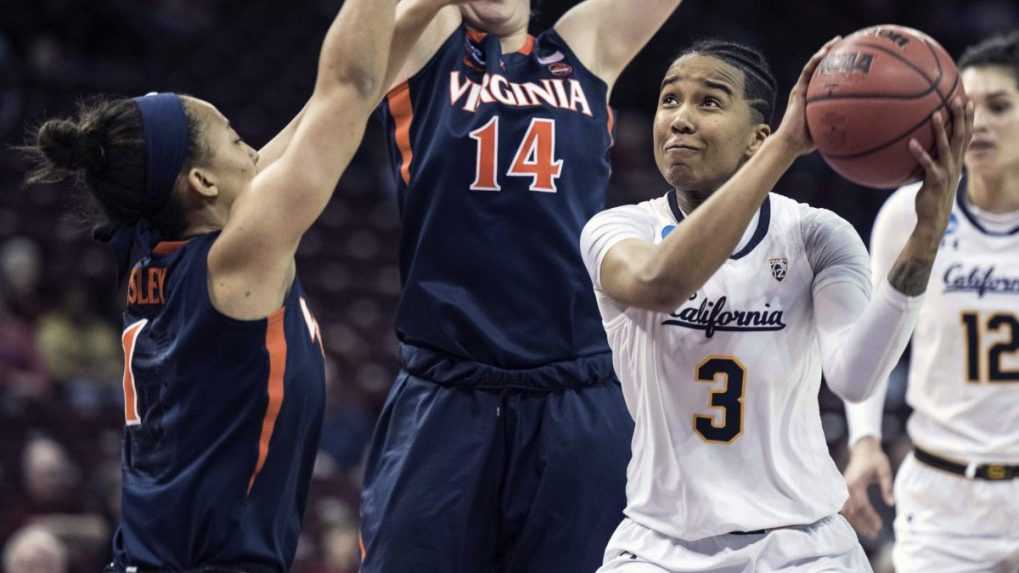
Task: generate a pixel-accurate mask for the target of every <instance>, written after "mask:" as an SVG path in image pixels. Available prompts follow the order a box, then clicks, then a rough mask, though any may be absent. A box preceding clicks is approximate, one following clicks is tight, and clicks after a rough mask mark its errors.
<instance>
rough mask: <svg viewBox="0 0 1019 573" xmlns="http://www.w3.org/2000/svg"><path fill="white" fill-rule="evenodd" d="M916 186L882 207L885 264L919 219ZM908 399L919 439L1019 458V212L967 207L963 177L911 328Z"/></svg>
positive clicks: (988, 458) (945, 449)
mask: <svg viewBox="0 0 1019 573" xmlns="http://www.w3.org/2000/svg"><path fill="white" fill-rule="evenodd" d="M917 189H918V186H915V185H914V186H910V187H905V188H903V189H900V190H899V191H897V192H896V193H895V194H894V195H892V197H891V198H889V200H888V202H887V203H885V206H884V207H883V208H882V210H881V213H880V214H879V215H878V220H877V222H876V223H875V231H874V237H873V240H872V250H873V251H874V256H875V260H874V264H875V269H876V270H877V271H878V272H880V267H885V268H887V267H890V266H891V265H892V264H893V261H894V259H893V258H892V257H893V255H892V254H891V253H893V252H896V253H897V252H898V249H899V248H900V247H901V245H902V243H903V242H904V241H905V238H906V236H908V233H909V230H911V229H912V228H913V225H914V224H915V222H916V213H915V208H914V198H915V196H916V192H917ZM885 253H888V254H885ZM906 399H907V401H908V402H909V404H910V406H912V407H913V409H914V413H913V415H912V417H911V418H910V420H909V435H910V437H911V438H912V440H913V441H914V443H916V444H917V445H918V446H920V447H922V448H924V449H927V450H929V451H932V452H937V453H939V454H941V455H943V456H946V457H949V458H954V459H958V460H963V461H974V462H990V463H1010V464H1019V213H1010V214H1005V215H994V214H990V213H986V212H981V211H980V210H979V209H977V208H975V207H973V206H972V205H969V204H968V202H967V201H966V182H965V181H963V183H962V185H961V186H960V188H959V192H958V194H957V197H956V204H955V206H954V208H953V210H952V214H951V216H950V219H949V224H948V229H947V230H946V232H945V238H944V240H943V241H942V244H941V249H940V251H939V252H938V256H937V258H936V259H935V263H934V269H933V270H932V272H931V281H930V284H929V285H928V288H927V296H926V299H925V300H924V303H923V306H922V307H921V309H920V319H919V322H918V323H917V326H916V330H915V331H914V333H913V341H912V355H911V361H910V368H909V389H908V390H907V395H906Z"/></svg>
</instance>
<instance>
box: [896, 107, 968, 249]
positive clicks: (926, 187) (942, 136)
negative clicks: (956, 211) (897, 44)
mask: <svg viewBox="0 0 1019 573" xmlns="http://www.w3.org/2000/svg"><path fill="white" fill-rule="evenodd" d="M973 113H974V106H973V102H971V101H969V99H968V98H966V97H965V96H958V97H956V98H955V99H953V100H952V103H951V121H952V127H951V131H952V135H951V137H949V135H948V131H947V120H946V114H945V112H944V111H939V112H937V113H935V114H934V117H933V118H932V119H931V121H933V122H934V140H935V149H936V151H937V158H933V157H931V155H930V154H929V153H927V150H925V149H924V148H923V146H922V145H920V143H919V142H918V141H917V140H916V139H911V140H910V141H909V151H910V153H912V154H913V157H914V158H916V161H917V162H918V163H919V164H920V165H921V166H922V167H923V170H924V178H923V186H922V187H921V188H920V191H919V193H917V194H916V218H917V224H916V225H917V226H916V232H917V233H919V234H921V235H923V236H924V237H927V238H929V239H930V240H931V241H933V242H934V244H935V245H937V244H939V243H940V242H941V237H942V235H944V233H945V227H946V226H947V225H948V216H949V214H951V212H952V204H953V203H954V202H955V190H956V188H957V187H958V185H959V176H960V174H961V173H962V166H963V156H964V155H965V153H966V147H967V146H968V145H969V141H970V139H971V138H972V136H973Z"/></svg>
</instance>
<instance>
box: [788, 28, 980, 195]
mask: <svg viewBox="0 0 1019 573" xmlns="http://www.w3.org/2000/svg"><path fill="white" fill-rule="evenodd" d="M962 89H963V88H962V82H961V81H960V78H959V70H958V69H957V68H956V66H955V62H954V61H953V60H952V58H951V57H950V56H949V55H948V53H947V52H945V50H944V48H942V47H941V46H940V45H939V44H938V43H937V42H936V41H935V40H934V39H933V38H931V37H930V36H928V35H926V34H924V33H923V32H920V31H918V30H914V29H912V28H906V27H904V26H895V25H882V26H874V27H871V28H864V29H862V30H859V31H857V32H855V33H853V34H852V35H850V36H847V37H846V38H844V39H843V40H841V41H840V42H839V43H837V44H836V45H835V46H833V47H832V49H831V51H830V52H829V53H828V55H827V56H826V57H825V58H824V60H822V61H821V63H820V64H819V65H818V67H817V69H816V70H815V71H814V75H813V77H812V78H811V79H810V85H809V87H808V88H807V100H806V101H807V106H806V115H807V129H808V130H809V131H810V137H811V138H812V139H813V141H814V143H815V144H816V145H817V149H818V151H819V152H820V154H821V156H822V157H824V159H825V161H827V162H828V165H830V166H831V168H832V169H834V170H835V171H836V172H837V173H839V174H840V175H842V176H843V177H845V178H846V179H849V180H850V181H852V182H854V183H857V184H859V185H863V186H866V187H876V188H892V187H899V186H902V185H904V184H907V183H910V182H912V181H916V180H918V179H920V178H921V177H922V176H923V168H922V167H921V166H920V165H919V164H918V163H917V161H916V160H915V159H914V158H913V155H912V153H910V151H909V140H910V139H911V138H915V139H916V140H917V141H918V142H919V143H920V145H922V146H923V147H924V148H925V149H926V150H927V151H928V153H930V154H931V156H932V157H935V156H936V155H937V153H936V141H935V134H934V123H933V121H931V120H932V117H933V116H934V113H935V112H937V111H938V110H942V109H944V110H945V114H946V115H945V120H946V127H949V128H950V127H951V116H950V114H951V110H950V108H949V102H951V101H952V98H955V97H956V96H958V95H959V94H960V93H962Z"/></svg>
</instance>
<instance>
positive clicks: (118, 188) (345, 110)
mask: <svg viewBox="0 0 1019 573" xmlns="http://www.w3.org/2000/svg"><path fill="white" fill-rule="evenodd" d="M395 6H396V0H385V1H383V0H347V1H346V2H345V3H344V5H343V8H342V10H341V11H340V14H339V16H338V17H337V18H336V20H335V22H334V23H333V25H332V26H331V28H330V29H329V32H328V34H327V36H326V38H325V41H324V44H323V46H322V51H321V57H320V61H319V73H318V78H317V81H316V84H315V90H314V93H313V95H312V97H311V99H310V100H309V102H308V104H307V106H306V108H305V110H304V113H303V121H300V122H295V123H294V124H293V125H291V126H290V127H288V128H287V130H285V131H284V132H283V133H281V135H280V136H279V137H277V138H276V139H274V140H273V142H271V143H270V145H269V146H267V147H266V148H264V149H263V152H262V153H257V152H255V150H253V149H251V148H250V147H248V146H247V144H245V143H244V142H243V141H242V140H241V138H240V137H239V136H238V135H237V133H236V132H235V131H234V130H233V129H232V128H231V127H230V124H229V122H228V121H227V119H226V118H225V117H224V116H223V115H222V114H221V113H220V112H219V111H218V110H217V109H216V108H215V107H214V106H213V105H212V104H210V103H208V102H205V101H202V100H200V99H196V98H192V97H186V96H178V95H176V94H172V93H164V94H159V95H149V96H145V97H140V98H135V99H99V100H96V101H94V102H91V103H87V104H84V105H83V106H82V108H81V110H80V111H79V114H78V116H77V117H76V118H73V119H69V120H50V121H47V122H46V123H45V124H43V125H42V127H41V128H40V129H39V131H38V133H37V135H36V137H35V141H34V144H33V146H32V147H31V148H29V151H30V153H31V154H32V155H33V156H34V158H35V159H36V160H37V161H38V166H37V169H36V170H35V171H34V172H33V174H32V175H30V178H29V179H30V181H49V182H58V181H64V180H68V179H73V180H78V181H82V182H83V183H84V187H85V188H86V189H87V191H88V193H89V194H90V195H91V197H92V198H93V199H94V200H95V202H96V203H97V205H98V207H99V208H100V210H101V212H102V213H103V215H104V218H106V219H108V220H109V222H110V223H112V224H113V226H114V227H115V228H116V230H115V232H112V235H111V234H107V235H105V237H104V238H105V239H107V240H112V243H113V246H114V247H115V248H116V249H118V250H119V254H120V255H121V256H122V260H123V262H124V266H123V268H122V269H121V270H122V271H125V272H126V271H127V270H128V269H130V275H129V277H130V278H129V283H128V290H127V292H128V301H127V302H128V304H127V308H126V311H125V312H124V327H125V330H124V335H123V341H124V350H125V356H126V366H125V370H124V381H123V384H124V393H125V412H124V413H125V417H126V426H127V427H126V429H125V437H124V449H123V472H124V473H123V486H122V487H123V490H122V507H123V510H122V518H121V522H120V526H119V528H118V530H117V533H116V535H115V537H114V542H113V545H114V562H113V563H112V564H111V565H110V566H109V567H108V571H111V572H116V571H132V572H134V571H139V572H144V571H199V570H200V571H203V572H207V573H213V572H245V573H263V572H264V573H270V572H272V573H277V572H282V571H286V570H288V568H289V567H290V564H291V562H292V561H293V559H294V553H295V551H296V548H297V539H298V534H299V530H300V524H301V517H302V515H303V512H304V504H305V500H306V497H307V491H308V485H309V482H310V479H311V470H312V466H313V463H314V460H315V454H316V452H317V450H318V442H319V432H320V428H321V423H322V414H323V404H324V392H325V387H324V379H325V376H324V362H323V354H322V348H321V340H320V338H319V332H318V325H317V324H316V322H315V320H314V318H313V317H312V315H311V314H310V312H309V310H308V306H307V304H306V302H305V299H304V296H303V291H302V289H301V285H300V282H299V281H298V280H297V278H296V269H295V263H294V253H295V252H296V250H297V247H298V244H299V243H300V240H301V236H302V235H303V234H304V232H305V231H306V230H307V229H308V228H309V227H310V226H311V224H312V223H313V222H314V221H315V219H316V218H317V217H318V215H319V213H321V211H322V209H323V208H324V207H325V205H326V202H327V201H328V200H329V198H330V196H331V195H332V192H333V190H334V188H335V187H336V183H337V181H338V180H339V178H340V174H341V173H342V172H343V170H344V169H345V167H346V165H347V163H348V162H349V160H350V158H351V156H352V155H353V154H354V151H355V150H356V149H357V146H358V144H359V142H360V140H361V135H362V133H363V131H364V127H365V123H366V121H367V118H368V116H369V115H370V113H371V112H372V110H373V109H374V107H375V105H376V104H377V102H378V101H379V98H380V97H381V96H382V93H383V88H384V85H385V84H384V83H383V79H384V75H385V70H386V66H387V65H388V55H389V48H390V41H391V38H392V32H393V26H394V22H395V12H396V8H395ZM284 213H285V216H284V215H283V214H284ZM106 230H107V231H110V229H106Z"/></svg>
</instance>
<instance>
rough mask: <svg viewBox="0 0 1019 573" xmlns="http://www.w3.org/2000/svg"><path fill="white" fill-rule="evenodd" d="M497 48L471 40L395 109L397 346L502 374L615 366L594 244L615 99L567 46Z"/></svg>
mask: <svg viewBox="0 0 1019 573" xmlns="http://www.w3.org/2000/svg"><path fill="white" fill-rule="evenodd" d="M497 40H498V39H497V38H495V37H491V38H487V39H486V38H485V37H484V35H483V34H479V33H477V32H474V31H469V30H467V29H466V28H465V27H461V28H460V29H458V30H457V31H456V32H454V33H453V34H452V35H451V36H450V37H449V39H447V40H446V42H445V43H444V44H443V46H442V47H441V48H440V49H439V51H438V53H437V54H436V55H435V56H434V57H433V58H432V60H431V61H429V63H428V64H427V65H426V66H425V67H424V68H423V69H422V70H421V71H420V72H419V73H418V74H417V75H415V76H414V77H412V78H411V79H410V80H409V81H408V82H407V83H405V84H402V85H400V86H398V87H396V88H395V89H394V90H393V91H392V92H390V93H389V95H388V96H387V98H386V101H385V102H384V103H383V105H382V112H383V116H384V119H385V122H386V128H387V129H386V132H387V137H388V140H389V145H390V150H391V158H392V167H393V171H394V173H395V175H396V178H397V182H398V186H399V198H400V209H401V217H402V219H403V234H402V239H401V245H400V268H401V272H402V280H403V294H402V297H401V299H400V304H399V309H398V312H397V334H398V336H399V338H400V340H401V341H403V342H405V343H408V344H412V345H416V346H421V347H425V348H430V349H433V350H438V351H441V352H443V353H446V354H449V355H453V356H456V357H460V358H462V359H466V360H471V361H475V362H480V363H484V364H490V365H494V366H498V367H502V368H530V367H535V366H539V365H544V364H549V363H553V362H559V361H569V360H573V359H575V358H577V357H584V356H591V355H594V354H599V353H607V352H609V348H608V345H607V343H606V340H605V334H604V332H603V330H602V325H601V319H600V316H599V314H598V308H597V306H596V304H595V300H594V294H593V290H592V288H591V282H590V279H589V278H588V276H587V273H586V271H585V270H584V265H583V262H582V261H581V257H580V252H579V247H578V242H579V238H580V231H581V229H582V228H583V226H584V223H586V222H587V220H588V219H590V218H591V217H592V216H593V215H594V214H595V213H597V212H599V211H601V210H602V209H603V208H604V203H605V194H606V189H607V186H608V179H609V172H610V169H609V158H608V155H609V148H610V147H611V144H612V139H611V122H612V116H611V112H610V110H609V108H608V105H607V101H606V97H607V91H608V87H607V86H606V84H605V83H604V82H603V81H602V80H600V79H599V78H597V77H596V76H595V75H594V74H592V73H591V72H590V71H589V70H587V69H586V68H585V67H584V66H583V64H581V62H580V60H579V59H577V57H576V55H575V54H574V53H573V52H572V51H571V50H570V48H569V47H568V46H567V45H566V43H565V42H564V41H563V40H562V38H560V37H559V35H558V34H556V33H555V32H554V31H547V32H545V33H543V34H541V35H540V36H538V37H537V38H534V37H530V38H528V41H527V44H526V45H525V47H524V48H523V49H522V50H521V51H519V52H516V53H512V54H502V55H501V58H500V57H499V55H498V52H493V46H495V49H497V46H498V42H497ZM486 52H487V53H489V54H490V55H489V56H486V55H485V54H486ZM491 54H494V55H491Z"/></svg>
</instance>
